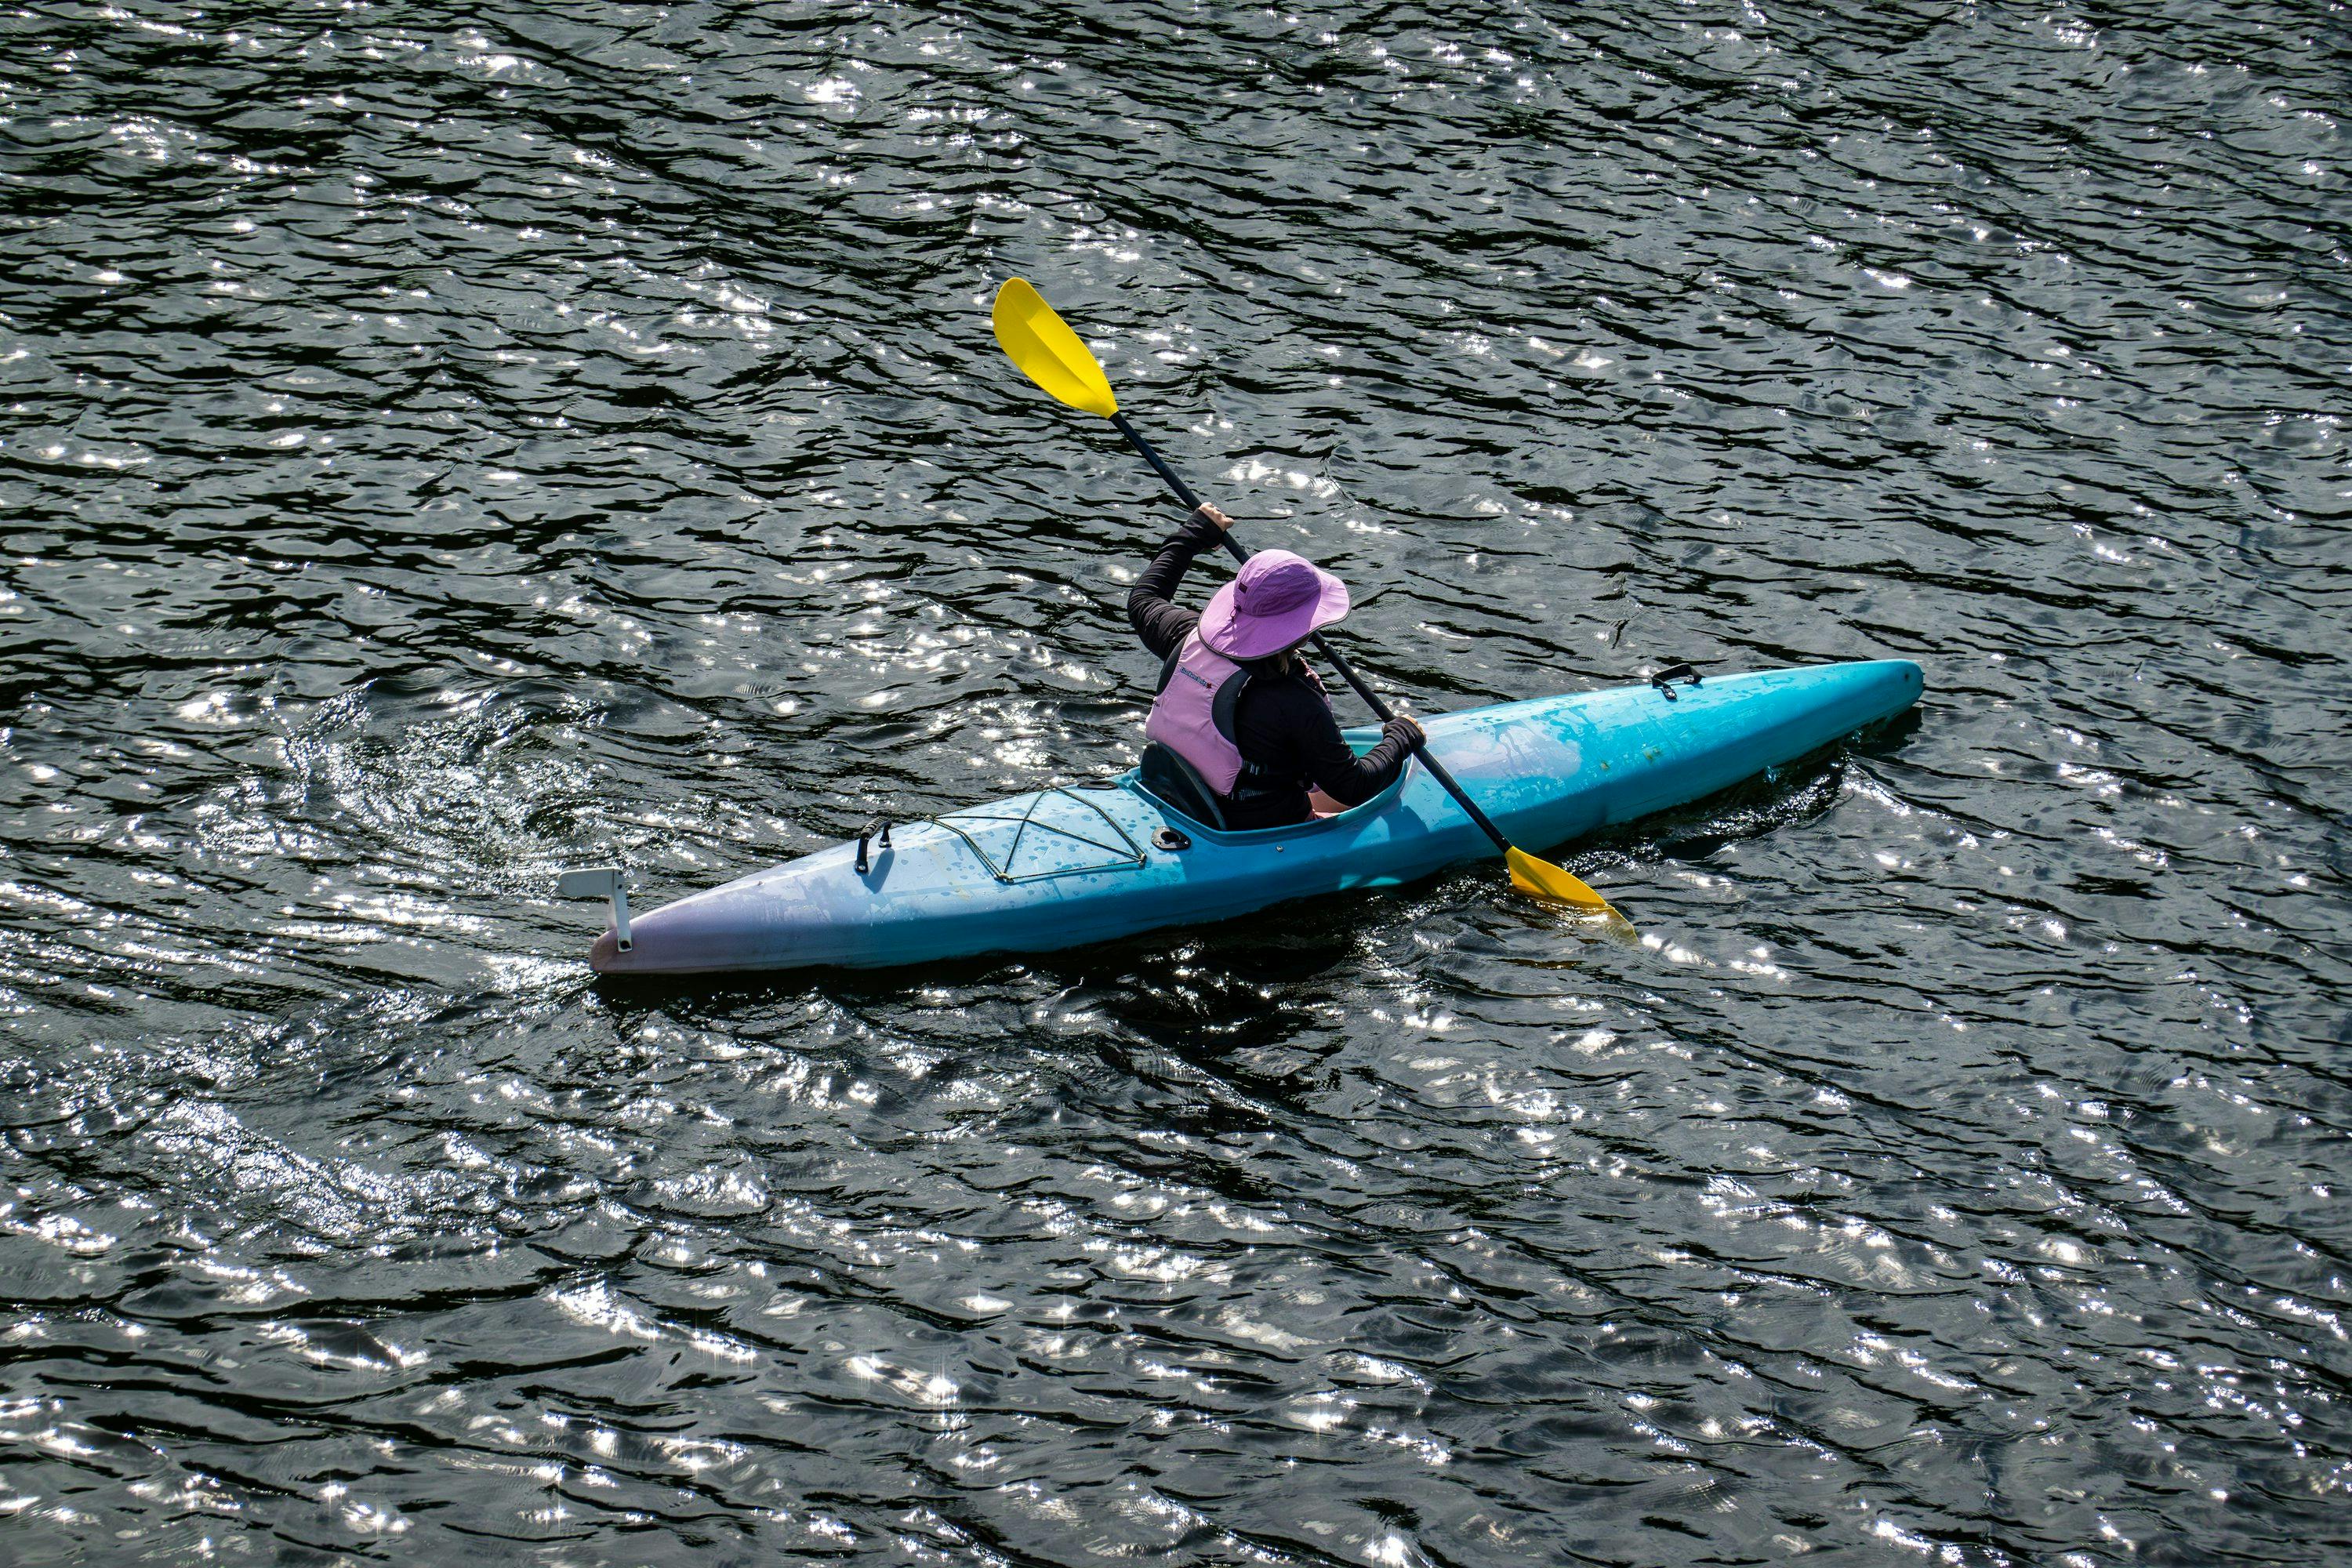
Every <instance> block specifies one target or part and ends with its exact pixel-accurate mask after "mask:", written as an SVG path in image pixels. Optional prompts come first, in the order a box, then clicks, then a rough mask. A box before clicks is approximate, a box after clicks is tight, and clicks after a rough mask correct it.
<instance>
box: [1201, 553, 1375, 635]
mask: <svg viewBox="0 0 2352 1568" xmlns="http://www.w3.org/2000/svg"><path fill="white" fill-rule="evenodd" d="M1309 567H1310V570H1312V571H1313V572H1314V574H1315V585H1316V594H1315V597H1313V598H1312V599H1306V600H1302V601H1301V602H1299V603H1298V604H1297V605H1292V606H1291V607H1290V608H1289V609H1287V610H1284V611H1282V612H1281V613H1280V614H1278V615H1272V616H1244V615H1242V614H1240V613H1239V612H1238V609H1237V607H1236V595H1235V590H1236V589H1237V588H1238V586H1239V585H1240V584H1239V579H1235V580H1234V582H1230V583H1227V584H1225V585H1224V586H1223V587H1222V588H1220V589H1218V590H1217V591H1216V592H1215V593H1214V594H1213V595H1210V596H1209V607H1208V608H1207V609H1205V610H1202V612H1201V640H1202V642H1204V643H1206V644H1208V645H1209V647H1210V649H1211V651H1213V652H1215V653H1221V654H1223V655H1224V656H1225V657H1226V658H1265V656H1266V655H1268V654H1270V653H1280V652H1281V651H1282V650H1283V649H1284V648H1286V647H1297V645H1298V644H1300V643H1303V642H1305V641H1306V640H1307V638H1308V637H1313V636H1314V635H1315V634H1316V633H1317V632H1318V631H1320V630H1322V629H1323V628H1324V627H1325V626H1330V625H1331V624H1332V623H1334V622H1336V621H1339V620H1341V619H1343V618H1345V617H1346V616H1347V614H1348V585H1347V584H1345V583H1342V582H1340V581H1339V579H1338V578H1337V577H1334V576H1332V575H1331V574H1329V573H1328V572H1326V571H1324V570H1323V568H1321V567H1320V566H1314V565H1312V563H1309Z"/></svg>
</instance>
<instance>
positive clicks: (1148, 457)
mask: <svg viewBox="0 0 2352 1568" xmlns="http://www.w3.org/2000/svg"><path fill="white" fill-rule="evenodd" d="M1110 422H1111V423H1112V424H1114V425H1116V426H1118V433H1119V434H1120V435H1122V436H1124V437H1127V438H1128V440H1129V442H1131V443H1132V444H1133V445H1134V447H1135V449H1136V450H1137V451H1139V452H1140V453H1142V454H1143V460H1144V461H1145V462H1147V463H1149V464H1150V465H1151V468H1152V471H1153V472H1154V473H1157V474H1158V475H1159V476H1160V478H1161V479H1166V480H1167V481H1168V488H1169V489H1171V490H1174V491H1175V492H1176V499H1177V500H1181V501H1182V502H1183V503H1184V504H1185V505H1186V506H1188V507H1190V508H1192V510H1196V511H1197V510H1200V506H1201V498H1200V497H1199V496H1196V495H1194V494H1193V493H1192V486H1190V485H1188V484H1186V483H1185V482H1184V481H1183V480H1182V479H1178V478H1177V477H1176V470H1175V469H1173V468H1170V467H1169V466H1168V465H1167V463H1166V462H1164V461H1162V460H1161V458H1160V454H1159V453H1158V452H1156V451H1154V450H1153V449H1152V447H1151V443H1150V442H1149V441H1147V440H1145V439H1144V438H1143V433H1142V432H1141V431H1139V430H1138V429H1137V428H1136V427H1135V426H1133V425H1130V424H1129V423H1128V418H1127V416H1126V415H1124V414H1113V415H1112V416H1110ZM1220 532H1221V533H1222V534H1223V538H1224V542H1225V550H1226V552H1227V553H1229V554H1231V555H1232V556H1233V558H1234V560H1236V561H1247V560H1248V559H1249V552H1248V551H1246V550H1244V549H1243V548H1242V547H1241V546H1240V545H1238V544H1236V543H1234V536H1233V535H1232V534H1231V533H1230V532H1226V531H1223V530H1220ZM1314 643H1315V651H1316V652H1317V653H1319V654H1321V655H1322V656H1323V657H1324V658H1326V659H1328V660H1329V661H1330V665H1331V668H1333V669H1336V670H1338V671H1339V679H1342V680H1344V681H1346V682H1347V683H1348V684H1349V686H1352V687H1354V688H1355V689H1356V695H1357V696H1359V697H1360V698H1362V699H1363V700H1364V701H1365V704H1366V705H1367V706H1369V707H1370V709H1371V710H1372V711H1373V712H1374V713H1375V714H1377V715H1378V716H1379V718H1380V721H1381V723H1383V724H1385V723H1387V722H1388V721H1390V720H1391V719H1393V718H1395V717H1396V715H1395V714H1394V713H1393V712H1391V711H1390V710H1389V705H1388V704H1387V703H1385V702H1383V701H1381V697H1380V693H1379V692H1377V691H1374V690H1373V689H1371V688H1370V687H1369V686H1367V685H1365V684H1364V678H1363V677H1362V676H1360V675H1358V674H1357V673H1356V667H1355V666H1354V665H1351V664H1349V662H1348V661H1347V660H1346V659H1344V658H1340V657H1339V649H1338V648H1335V647H1332V646H1331V645H1330V644H1329V643H1328V642H1326V641H1325V640H1324V639H1323V634H1322V633H1321V632H1317V633H1316V634H1315V637H1314ZM1413 753H1414V754H1415V755H1416V756H1418V757H1420V758H1421V765H1422V766H1423V767H1424V768H1427V769H1428V770H1429V776H1430V777H1431V778H1433V779H1435V780H1436V781H1437V782H1438V783H1439V784H1443V785H1444V787H1445V793H1446V794H1448V795H1452V796H1453V797H1454V803H1455V804H1456V805H1460V806H1461V807H1462V809H1463V810H1464V811H1466V812H1468V813H1469V814H1470V820H1471V821H1473V822H1475V823H1476V824H1477V825H1478V827H1479V830H1480V831H1481V832H1483V833H1485V834H1486V837H1489V838H1491V839H1493V840H1494V841H1495V847H1496V848H1497V849H1502V850H1508V849H1509V848H1510V847H1511V841H1510V840H1509V839H1507V838H1506V837H1503V830H1502V829H1501V828H1499V827H1497V826H1495V825H1494V823H1493V822H1492V821H1490V820H1488V818H1487V816H1486V813H1485V812H1483V811H1481V810H1479V809H1478V803H1477V802H1476V801H1475V800H1472V799H1471V798H1470V795H1469V794H1468V792H1467V791H1465V790H1464V789H1463V787H1462V786H1461V784H1458V783H1456V782H1455V780H1454V775H1453V774H1452V773H1447V772H1446V771H1445V764H1444V763H1441V762H1439V761H1438V760H1437V759H1436V758H1435V757H1433V756H1431V755H1430V754H1429V748H1428V747H1427V746H1426V745H1415V746H1414V747H1413Z"/></svg>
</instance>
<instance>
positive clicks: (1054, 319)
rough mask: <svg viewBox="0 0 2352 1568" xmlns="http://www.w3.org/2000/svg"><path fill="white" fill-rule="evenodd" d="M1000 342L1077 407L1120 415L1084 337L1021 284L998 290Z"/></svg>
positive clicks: (1014, 281)
mask: <svg viewBox="0 0 2352 1568" xmlns="http://www.w3.org/2000/svg"><path fill="white" fill-rule="evenodd" d="M989 321H991V323H992V324H993V325H994V326H995V328H996V341H997V342H998V343H999V344H1000V345H1001V346H1002V347H1003V350H1004V352H1005V353H1007V354H1009V355H1010V356H1012V360H1013V363H1014V364H1017V365H1019V366H1020V367H1021V374H1024V375H1025V376H1027V377H1028V378H1029V379H1030V380H1032V381H1034V382H1035V383H1036V384H1038V385H1040V386H1042V387H1044V388H1045V390H1046V391H1047V392H1050V393H1052V394H1053V395H1055V397H1058V398H1060V399H1061V400H1062V401H1063V402H1065V403H1066V404H1068V405H1070V406H1071V407H1073V408H1078V409H1083V410H1085V411H1086V412H1087V413H1088V414H1094V415H1098V416H1101V417H1103V418H1105V419H1108V418H1109V417H1110V416H1112V415H1114V414H1116V413H1118V398H1116V397H1113V396H1112V395H1110V377H1108V376H1107V375H1105V374H1103V368H1102V366H1101V365H1100V364H1098V363H1096V362H1095V356H1094V355H1093V354H1091V353H1087V345H1086V344H1084V343H1082V342H1078V334H1077V333H1076V332H1074V331H1070V329H1069V328H1068V327H1067V326H1066V325H1065V324H1064V323H1063V321H1062V318H1061V317H1059V316H1057V315H1055V314H1054V307H1053V306H1051V305H1048V304H1047V303H1045V300H1042V299H1040V298H1039V297H1038V295H1037V290H1036V289H1032V288H1031V287H1029V285H1028V284H1027V283H1026V282H1025V281H1024V280H1023V279H1018V278H1008V279H1005V280H1004V286H1003V288H1002V289H998V290H997V291H996V308H995V309H994V310H991V311H990V312H989Z"/></svg>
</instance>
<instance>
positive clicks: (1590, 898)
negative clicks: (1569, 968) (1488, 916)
mask: <svg viewBox="0 0 2352 1568" xmlns="http://www.w3.org/2000/svg"><path fill="white" fill-rule="evenodd" d="M1503 859H1504V861H1505V862H1506V863H1507V864H1508V865H1509V867H1510V868H1511V885H1512V886H1513V887H1515V888H1517V889H1519V891H1521V892H1523V893H1533V894H1534V895H1535V896H1536V897H1537V898H1538V899H1549V900H1551V901H1552V902H1554V903H1556V904H1566V905H1568V906H1570V908H1571V909H1577V910H1583V911H1584V912H1585V913H1587V914H1594V915H1610V916H1612V917H1614V918H1615V919H1618V920H1621V921H1622V920H1623V919H1624V918H1625V917H1624V916H1623V915H1621V914H1618V913H1617V911H1616V910H1615V909H1614V908H1612V906H1611V904H1610V902H1609V900H1606V899H1604V898H1602V897H1601V895H1600V894H1598V893H1596V892H1594V891H1593V890H1592V889H1591V888H1588V887H1586V886H1585V885H1584V882H1583V880H1582V879H1580V878H1579V877H1577V876H1576V874H1575V873H1574V872H1572V871H1569V870H1567V869H1565V868H1561V867H1559V866H1555V865H1553V864H1552V863H1551V862H1550V861H1549V860H1538V859H1537V858H1535V857H1534V856H1532V855H1530V854H1528V852H1527V851H1526V850H1524V849H1507V850H1505V851H1504V852H1503Z"/></svg>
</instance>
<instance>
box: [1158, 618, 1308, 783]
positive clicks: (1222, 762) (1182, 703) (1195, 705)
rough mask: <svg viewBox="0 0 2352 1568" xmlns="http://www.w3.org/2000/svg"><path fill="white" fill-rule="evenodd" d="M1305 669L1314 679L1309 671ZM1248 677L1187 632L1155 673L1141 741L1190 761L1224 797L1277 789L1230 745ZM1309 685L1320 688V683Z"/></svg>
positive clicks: (1227, 659)
mask: <svg viewBox="0 0 2352 1568" xmlns="http://www.w3.org/2000/svg"><path fill="white" fill-rule="evenodd" d="M1306 673H1307V679H1309V680H1314V671H1312V670H1308V671H1307V672H1306ZM1249 678H1250V672H1249V671H1248V670H1247V669H1244V668H1243V667H1242V666H1240V665H1238V664H1236V663H1234V661H1233V660H1232V659H1230V658H1226V657H1225V656H1224V655H1223V654H1221V653H1219V652H1217V651H1216V650H1215V649H1214V648H1213V647H1210V646H1209V645H1208V644H1206V643H1204V642H1202V640H1201V634H1200V633H1199V632H1197V631H1195V632H1190V633H1187V634H1186V635H1185V637H1184V641H1183V644H1182V646H1181V647H1178V648H1177V650H1176V652H1175V654H1174V656H1173V657H1172V658H1170V659H1169V661H1168V666H1167V668H1165V669H1164V670H1162V671H1161V672H1160V695H1159V696H1157V697H1155V698H1153V699H1152V700H1151V717H1150V718H1149V719H1147V720H1145V721H1144V724H1143V738H1144V739H1145V740H1147V741H1157V742H1160V744H1161V745H1163V746H1165V747H1167V748H1168V749H1169V750H1170V751H1171V752H1175V753H1176V754H1177V755H1178V756H1180V757H1181V758H1183V759H1184V760H1185V761H1186V762H1188V763H1192V767H1193V770H1194V771H1195V772H1197V773H1199V774H1200V775H1201V778H1202V782H1204V783H1205V784H1208V786H1209V787H1210V788H1211V789H1213V790H1214V791H1216V792H1217V794H1218V795H1223V796H1224V797H1225V798H1227V799H1231V798H1233V796H1234V791H1235V788H1236V786H1240V785H1256V786H1258V787H1261V788H1265V789H1278V788H1280V787H1281V785H1282V784H1283V782H1284V781H1281V780H1277V779H1275V778H1273V777H1271V776H1270V775H1269V774H1268V773H1266V771H1265V769H1263V768H1260V767H1259V766H1258V765H1257V764H1256V763H1252V762H1250V761H1249V760H1248V759H1246V758H1244V756H1243V755H1242V752H1241V748H1240V747H1239V746H1237V745H1235V744H1234V709H1235V708H1236V707H1238V706H1239V704H1240V701H1241V695H1242V689H1243V688H1244V687H1245V686H1247V685H1248V684H1249ZM1315 685H1316V688H1317V689H1318V690H1319V689H1321V688H1322V682H1321V681H1316V682H1315Z"/></svg>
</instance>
